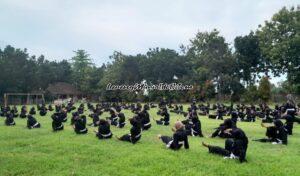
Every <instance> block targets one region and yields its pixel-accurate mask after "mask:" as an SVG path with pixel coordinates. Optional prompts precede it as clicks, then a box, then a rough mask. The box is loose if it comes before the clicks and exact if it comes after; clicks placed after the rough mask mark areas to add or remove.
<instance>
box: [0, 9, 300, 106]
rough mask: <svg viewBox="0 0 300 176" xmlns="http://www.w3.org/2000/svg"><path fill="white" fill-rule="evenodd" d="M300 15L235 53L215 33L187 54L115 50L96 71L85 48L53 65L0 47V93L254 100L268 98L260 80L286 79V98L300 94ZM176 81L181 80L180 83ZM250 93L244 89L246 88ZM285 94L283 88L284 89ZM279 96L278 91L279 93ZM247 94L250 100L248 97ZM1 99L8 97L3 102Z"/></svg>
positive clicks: (281, 20)
mask: <svg viewBox="0 0 300 176" xmlns="http://www.w3.org/2000/svg"><path fill="white" fill-rule="evenodd" d="M299 26H300V10H299V8H295V7H292V8H290V9H287V8H282V9H281V10H280V11H279V12H278V13H276V14H274V15H273V17H272V19H271V20H269V21H266V22H265V24H264V25H262V26H259V28H258V29H257V30H256V32H255V33H254V32H252V31H251V32H250V33H249V34H248V35H245V36H237V37H236V38H235V40H234V48H231V47H230V45H229V44H228V43H227V42H226V41H225V38H224V37H223V36H221V35H220V32H219V31H218V30H216V29H214V30H212V31H206V32H198V33H197V34H196V35H195V37H193V38H192V39H191V40H190V42H189V43H188V44H187V45H186V46H184V45H182V46H181V47H180V49H181V52H180V53H178V52H177V51H175V50H172V49H167V48H153V49H149V51H148V52H146V53H145V54H137V55H125V54H123V53H121V52H114V53H113V55H112V56H111V57H110V62H108V63H107V64H103V65H102V66H101V67H98V66H95V65H94V64H93V63H92V60H91V58H90V56H89V54H88V53H87V52H86V51H85V50H77V51H75V52H74V54H75V55H74V57H72V58H71V62H68V61H66V60H63V61H60V62H56V61H49V60H47V59H46V58H45V57H44V56H43V55H41V56H38V57H36V56H30V55H29V54H28V53H27V50H26V49H23V50H22V49H16V48H14V47H12V46H7V47H5V48H4V49H3V50H1V49H0V70H1V74H0V95H3V93H5V92H31V91H36V90H45V89H46V88H47V87H48V85H49V84H51V83H55V82H69V83H71V84H73V85H75V86H76V87H77V88H78V89H79V90H81V91H82V92H83V93H85V94H87V95H96V96H100V97H101V99H102V100H111V99H118V100H124V101H136V100H149V101H154V100H159V99H160V98H162V97H165V98H166V99H168V100H176V101H180V100H190V99H191V98H196V99H201V100H206V99H211V98H216V97H217V98H226V99H227V100H229V99H230V98H231V100H232V101H239V100H240V98H241V95H242V94H245V96H243V99H246V100H253V101H256V100H257V98H261V99H262V100H263V101H267V100H269V98H270V93H269V92H270V91H269V88H268V85H267V84H265V85H263V86H265V87H260V88H259V90H258V91H259V92H260V93H259V94H260V95H259V96H258V97H257V96H256V95H255V93H254V92H253V91H252V90H253V85H254V84H255V82H256V81H257V78H260V76H261V75H265V76H269V75H270V74H269V73H270V72H273V73H274V74H275V76H280V75H282V74H284V73H287V82H285V83H284V85H283V87H282V90H280V91H281V92H288V93H293V94H300V84H299V83H300V50H299V48H300V33H299V32H300V30H299ZM174 76H176V77H177V78H178V79H174ZM142 81H146V82H147V83H148V84H157V83H173V82H177V83H179V82H180V83H183V84H189V85H193V86H194V89H193V90H190V91H151V92H149V95H148V96H143V92H142V91H140V92H130V91H109V90H106V86H107V84H109V83H111V84H116V85H119V84H131V85H132V84H135V83H141V82H142ZM245 87H246V89H245ZM280 89H281V88H280ZM273 90H274V91H277V90H275V89H273ZM246 95H248V96H246ZM0 97H2V96H0Z"/></svg>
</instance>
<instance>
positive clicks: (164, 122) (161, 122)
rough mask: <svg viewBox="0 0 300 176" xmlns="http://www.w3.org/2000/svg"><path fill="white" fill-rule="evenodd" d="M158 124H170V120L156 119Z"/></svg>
mask: <svg viewBox="0 0 300 176" xmlns="http://www.w3.org/2000/svg"><path fill="white" fill-rule="evenodd" d="M156 124H157V125H166V126H167V125H169V124H170V123H169V122H166V121H163V120H162V119H161V120H156Z"/></svg>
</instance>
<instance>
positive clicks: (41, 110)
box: [39, 104, 47, 116]
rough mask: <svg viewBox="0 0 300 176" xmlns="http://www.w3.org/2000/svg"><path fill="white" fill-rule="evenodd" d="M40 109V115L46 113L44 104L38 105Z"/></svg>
mask: <svg viewBox="0 0 300 176" xmlns="http://www.w3.org/2000/svg"><path fill="white" fill-rule="evenodd" d="M39 109H40V116H45V115H46V114H47V108H46V105H45V104H42V106H41V107H39Z"/></svg>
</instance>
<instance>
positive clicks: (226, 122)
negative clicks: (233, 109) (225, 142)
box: [210, 119, 236, 138]
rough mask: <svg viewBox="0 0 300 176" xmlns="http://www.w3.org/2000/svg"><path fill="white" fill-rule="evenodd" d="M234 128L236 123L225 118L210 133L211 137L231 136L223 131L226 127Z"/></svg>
mask: <svg viewBox="0 0 300 176" xmlns="http://www.w3.org/2000/svg"><path fill="white" fill-rule="evenodd" d="M232 128H236V124H235V123H234V122H233V121H232V119H225V120H224V122H223V123H222V124H220V126H219V127H218V128H216V130H215V131H214V132H213V133H212V134H211V136H210V137H211V138H214V137H217V136H219V137H220V138H231V135H230V134H229V133H225V131H226V130H227V129H232Z"/></svg>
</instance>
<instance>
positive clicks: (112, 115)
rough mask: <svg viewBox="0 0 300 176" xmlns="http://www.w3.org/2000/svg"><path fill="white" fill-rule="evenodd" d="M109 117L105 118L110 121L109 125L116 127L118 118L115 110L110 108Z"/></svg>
mask: <svg viewBox="0 0 300 176" xmlns="http://www.w3.org/2000/svg"><path fill="white" fill-rule="evenodd" d="M109 114H110V117H107V119H108V120H109V121H110V124H111V125H114V126H117V124H118V116H117V111H116V109H115V108H110V110H109Z"/></svg>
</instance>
